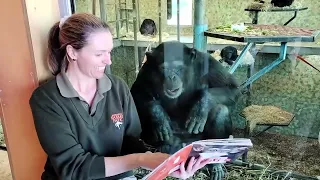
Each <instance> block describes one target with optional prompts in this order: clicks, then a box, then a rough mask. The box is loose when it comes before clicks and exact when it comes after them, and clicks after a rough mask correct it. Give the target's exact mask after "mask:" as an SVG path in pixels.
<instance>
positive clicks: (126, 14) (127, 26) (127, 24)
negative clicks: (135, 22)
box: [124, 0, 129, 32]
mask: <svg viewBox="0 0 320 180" xmlns="http://www.w3.org/2000/svg"><path fill="white" fill-rule="evenodd" d="M127 8H128V7H127V0H125V2H124V9H125V11H124V12H125V16H126V30H127V31H126V32H129V13H128V9H127Z"/></svg>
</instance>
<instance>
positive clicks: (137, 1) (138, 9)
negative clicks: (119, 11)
mask: <svg viewBox="0 0 320 180" xmlns="http://www.w3.org/2000/svg"><path fill="white" fill-rule="evenodd" d="M136 4H137V23H138V26H140V25H141V24H140V1H139V0H136Z"/></svg>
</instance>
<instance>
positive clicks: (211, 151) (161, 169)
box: [143, 138, 252, 180]
mask: <svg viewBox="0 0 320 180" xmlns="http://www.w3.org/2000/svg"><path fill="white" fill-rule="evenodd" d="M250 147H252V142H251V140H250V139H245V138H229V139H207V140H201V141H195V142H193V143H191V144H189V145H187V146H185V147H184V148H182V149H180V150H179V151H178V152H176V153H175V154H173V155H171V156H170V157H169V158H168V159H167V160H165V161H164V162H163V163H162V164H160V165H159V166H158V167H157V168H155V169H154V170H153V171H152V172H150V173H149V174H148V175H147V176H145V177H144V178H143V180H162V179H164V178H166V177H167V176H168V175H169V174H171V173H172V172H174V171H176V170H178V169H179V166H180V164H181V163H182V162H184V161H187V162H186V165H187V164H188V160H189V159H190V158H191V157H196V158H198V157H199V156H203V157H205V158H210V159H211V163H227V162H231V161H233V160H235V159H237V158H238V157H240V156H241V155H242V154H243V153H245V152H247V151H248V149H249V148H250Z"/></svg>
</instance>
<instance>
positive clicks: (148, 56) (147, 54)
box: [145, 51, 153, 59]
mask: <svg viewBox="0 0 320 180" xmlns="http://www.w3.org/2000/svg"><path fill="white" fill-rule="evenodd" d="M145 54H146V56H147V58H150V59H151V58H152V57H153V54H152V51H147V52H145Z"/></svg>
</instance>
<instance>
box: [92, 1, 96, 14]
mask: <svg viewBox="0 0 320 180" xmlns="http://www.w3.org/2000/svg"><path fill="white" fill-rule="evenodd" d="M96 7H97V1H96V0H92V14H93V15H96V14H97V13H96Z"/></svg>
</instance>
